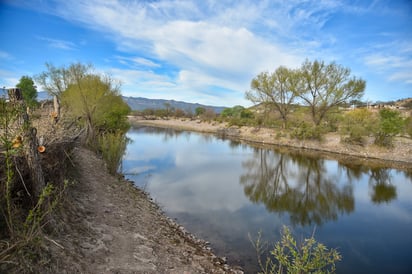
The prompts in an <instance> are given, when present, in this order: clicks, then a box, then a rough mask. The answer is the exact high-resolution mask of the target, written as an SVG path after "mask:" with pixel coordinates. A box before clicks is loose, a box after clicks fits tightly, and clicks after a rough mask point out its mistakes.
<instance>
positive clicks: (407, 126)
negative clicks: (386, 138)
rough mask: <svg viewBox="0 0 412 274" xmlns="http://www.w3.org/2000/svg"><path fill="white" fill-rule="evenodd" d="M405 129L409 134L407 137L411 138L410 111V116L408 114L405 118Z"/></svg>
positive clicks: (411, 123) (411, 117)
mask: <svg viewBox="0 0 412 274" xmlns="http://www.w3.org/2000/svg"><path fill="white" fill-rule="evenodd" d="M405 131H406V133H407V134H408V135H409V137H411V138H412V113H411V116H409V117H408V118H407V119H406V120H405Z"/></svg>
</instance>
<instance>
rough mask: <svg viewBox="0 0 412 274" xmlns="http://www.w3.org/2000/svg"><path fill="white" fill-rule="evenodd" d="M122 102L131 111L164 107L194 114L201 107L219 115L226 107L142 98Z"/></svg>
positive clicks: (126, 99)
mask: <svg viewBox="0 0 412 274" xmlns="http://www.w3.org/2000/svg"><path fill="white" fill-rule="evenodd" d="M123 100H124V101H125V102H126V103H127V104H128V105H129V106H130V108H131V109H132V110H139V111H141V110H145V109H165V108H166V105H169V107H171V108H175V109H181V110H183V111H186V112H192V113H195V110H196V108H198V107H203V108H206V109H213V111H214V112H215V113H221V112H222V111H223V110H224V109H225V108H226V107H222V106H208V105H202V104H193V103H187V102H182V101H175V100H165V99H148V98H143V97H125V96H123Z"/></svg>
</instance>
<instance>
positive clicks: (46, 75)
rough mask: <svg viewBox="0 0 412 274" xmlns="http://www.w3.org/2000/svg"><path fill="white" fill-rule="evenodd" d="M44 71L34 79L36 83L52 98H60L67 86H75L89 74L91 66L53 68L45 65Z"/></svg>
mask: <svg viewBox="0 0 412 274" xmlns="http://www.w3.org/2000/svg"><path fill="white" fill-rule="evenodd" d="M45 66H46V69H47V70H46V71H44V72H42V73H40V74H39V75H37V76H36V77H35V79H36V81H37V82H38V83H39V84H40V85H41V86H42V87H43V88H44V89H45V90H46V91H47V92H48V93H49V94H50V95H52V96H57V97H58V98H60V96H61V94H62V93H63V92H64V91H65V90H66V89H67V88H68V87H69V85H73V84H77V83H78V82H79V80H80V79H81V78H82V77H83V76H84V75H87V74H89V73H90V71H91V69H92V66H91V65H83V64H81V63H73V64H71V65H70V66H68V67H66V66H61V67H55V66H54V65H53V64H51V63H46V64H45Z"/></svg>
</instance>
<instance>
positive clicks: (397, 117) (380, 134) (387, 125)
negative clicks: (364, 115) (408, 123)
mask: <svg viewBox="0 0 412 274" xmlns="http://www.w3.org/2000/svg"><path fill="white" fill-rule="evenodd" d="M379 118H380V119H379V129H378V131H377V133H376V134H375V144H377V145H379V146H384V147H391V146H392V145H393V137H394V136H396V135H397V134H399V133H401V132H402V130H403V128H404V126H405V119H404V118H402V116H401V114H400V112H398V111H396V110H390V109H382V110H381V111H379Z"/></svg>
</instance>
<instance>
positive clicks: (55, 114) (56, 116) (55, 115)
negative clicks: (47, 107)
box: [52, 95, 60, 123]
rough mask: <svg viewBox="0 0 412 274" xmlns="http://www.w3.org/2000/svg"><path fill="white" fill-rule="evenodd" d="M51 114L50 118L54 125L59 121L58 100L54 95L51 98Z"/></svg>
mask: <svg viewBox="0 0 412 274" xmlns="http://www.w3.org/2000/svg"><path fill="white" fill-rule="evenodd" d="M53 108H54V111H53V114H52V118H53V120H54V122H55V123H57V122H58V121H59V119H60V102H59V98H57V96H56V95H54V96H53Z"/></svg>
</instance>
